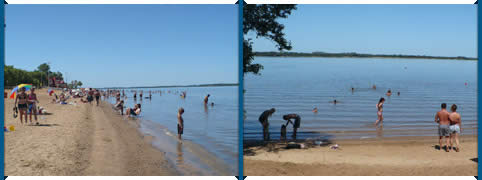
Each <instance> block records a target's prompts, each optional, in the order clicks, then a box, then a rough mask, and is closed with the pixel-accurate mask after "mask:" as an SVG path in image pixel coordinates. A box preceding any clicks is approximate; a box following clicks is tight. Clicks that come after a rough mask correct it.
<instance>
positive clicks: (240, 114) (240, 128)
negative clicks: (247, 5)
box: [238, 0, 244, 177]
mask: <svg viewBox="0 0 482 180" xmlns="http://www.w3.org/2000/svg"><path fill="white" fill-rule="evenodd" d="M243 5H244V0H241V1H238V8H239V9H238V11H239V12H238V14H239V17H238V23H239V24H238V28H239V30H238V35H239V37H238V41H239V42H238V50H239V52H238V55H239V56H238V62H239V63H238V103H239V105H238V117H239V118H238V123H239V124H238V132H239V136H238V139H239V141H238V145H239V150H238V156H239V160H238V168H239V170H238V174H239V176H240V177H242V176H244V174H243V168H244V163H243V136H244V111H243V110H244V93H243V90H244V80H243V79H244V78H243V77H244V71H243V67H244V65H243Z"/></svg>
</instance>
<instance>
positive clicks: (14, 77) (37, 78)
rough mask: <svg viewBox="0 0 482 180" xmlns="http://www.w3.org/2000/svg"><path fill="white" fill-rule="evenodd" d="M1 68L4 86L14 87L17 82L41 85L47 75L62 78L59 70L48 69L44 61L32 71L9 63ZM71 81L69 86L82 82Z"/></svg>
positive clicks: (45, 83)
mask: <svg viewBox="0 0 482 180" xmlns="http://www.w3.org/2000/svg"><path fill="white" fill-rule="evenodd" d="M3 70H4V80H5V81H4V84H3V85H4V86H5V87H15V86H17V85H19V84H32V85H34V86H36V87H43V86H47V84H48V78H47V77H50V78H52V77H55V78H56V79H57V80H63V79H64V77H63V75H62V73H61V72H59V71H57V72H52V71H50V66H49V65H48V64H46V63H43V64H41V65H39V66H38V67H37V69H35V70H33V71H27V70H23V69H18V68H15V67H13V66H9V65H5V66H4V69H3ZM72 83H73V84H69V86H74V87H77V86H82V82H80V81H73V82H72Z"/></svg>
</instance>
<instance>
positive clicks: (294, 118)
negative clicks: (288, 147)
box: [283, 114, 301, 139]
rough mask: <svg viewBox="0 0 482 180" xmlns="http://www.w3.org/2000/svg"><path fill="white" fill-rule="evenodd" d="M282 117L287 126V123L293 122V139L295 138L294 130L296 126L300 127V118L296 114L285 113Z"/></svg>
mask: <svg viewBox="0 0 482 180" xmlns="http://www.w3.org/2000/svg"><path fill="white" fill-rule="evenodd" d="M283 119H284V120H286V121H287V122H286V126H288V124H289V123H291V124H293V135H292V137H293V139H296V132H297V130H298V128H300V124H301V118H300V116H299V115H298V114H287V115H284V116H283ZM291 119H293V120H294V121H295V122H292V121H291Z"/></svg>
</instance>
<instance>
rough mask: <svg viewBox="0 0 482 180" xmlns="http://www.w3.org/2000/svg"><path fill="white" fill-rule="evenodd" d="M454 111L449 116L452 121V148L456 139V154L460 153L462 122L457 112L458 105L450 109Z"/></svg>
mask: <svg viewBox="0 0 482 180" xmlns="http://www.w3.org/2000/svg"><path fill="white" fill-rule="evenodd" d="M450 110H451V111H452V112H451V113H450V115H449V120H450V147H452V143H453V141H454V139H455V144H456V145H457V147H456V148H455V151H456V152H459V151H460V144H459V135H460V132H461V131H462V128H461V127H462V122H461V118H460V114H459V113H458V112H457V105H455V104H453V105H452V107H451V108H450Z"/></svg>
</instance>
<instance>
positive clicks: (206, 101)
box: [204, 94, 211, 105]
mask: <svg viewBox="0 0 482 180" xmlns="http://www.w3.org/2000/svg"><path fill="white" fill-rule="evenodd" d="M210 96H211V95H210V94H208V95H207V96H206V97H204V104H205V105H206V104H208V101H209V97H210Z"/></svg>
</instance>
